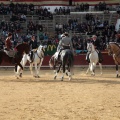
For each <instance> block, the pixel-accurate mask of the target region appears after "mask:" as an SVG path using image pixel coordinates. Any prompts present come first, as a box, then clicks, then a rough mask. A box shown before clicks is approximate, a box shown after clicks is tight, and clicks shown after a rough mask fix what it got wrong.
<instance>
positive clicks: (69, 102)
mask: <svg viewBox="0 0 120 120" xmlns="http://www.w3.org/2000/svg"><path fill="white" fill-rule="evenodd" d="M13 69H14V68H6V67H5V68H1V69H0V96H1V97H0V120H65V119H68V120H120V114H119V113H120V95H119V94H120V86H119V85H120V79H119V78H116V77H115V76H116V74H115V66H113V67H106V66H104V67H103V75H102V76H101V75H100V72H99V68H98V67H97V69H96V75H95V76H94V77H93V76H91V75H90V73H89V74H87V75H86V70H87V67H83V66H79V67H74V76H73V79H72V80H71V81H69V80H68V78H67V76H65V79H64V81H60V79H59V76H58V78H57V79H56V80H54V79H53V70H51V69H50V68H45V69H44V68H41V71H40V78H33V77H32V75H30V71H29V69H28V68H25V69H24V73H23V77H22V78H20V79H16V78H15V76H14V72H13ZM60 74H61V73H60ZM60 74H59V75H60Z"/></svg>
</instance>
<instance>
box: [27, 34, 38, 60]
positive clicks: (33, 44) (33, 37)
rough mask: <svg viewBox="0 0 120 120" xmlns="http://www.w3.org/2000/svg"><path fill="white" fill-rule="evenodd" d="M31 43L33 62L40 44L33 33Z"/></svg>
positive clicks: (31, 58)
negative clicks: (34, 53)
mask: <svg viewBox="0 0 120 120" xmlns="http://www.w3.org/2000/svg"><path fill="white" fill-rule="evenodd" d="M29 45H30V47H31V53H30V60H31V62H33V52H36V50H37V48H38V44H37V40H36V39H35V35H32V37H31V41H30V43H29Z"/></svg>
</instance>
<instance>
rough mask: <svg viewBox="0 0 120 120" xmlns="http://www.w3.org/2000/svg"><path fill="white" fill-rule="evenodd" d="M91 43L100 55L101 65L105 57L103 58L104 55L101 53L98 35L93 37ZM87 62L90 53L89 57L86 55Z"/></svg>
mask: <svg viewBox="0 0 120 120" xmlns="http://www.w3.org/2000/svg"><path fill="white" fill-rule="evenodd" d="M90 42H91V43H93V45H94V47H95V49H96V52H97V53H98V58H99V63H101V62H102V61H103V57H102V54H101V52H100V42H99V39H98V38H97V36H96V35H93V36H92V38H91V40H90ZM86 60H87V61H88V62H89V53H87V55H86Z"/></svg>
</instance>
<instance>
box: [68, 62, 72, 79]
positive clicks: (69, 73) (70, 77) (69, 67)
mask: <svg viewBox="0 0 120 120" xmlns="http://www.w3.org/2000/svg"><path fill="white" fill-rule="evenodd" d="M68 76H69V80H71V79H72V74H71V66H70V64H68Z"/></svg>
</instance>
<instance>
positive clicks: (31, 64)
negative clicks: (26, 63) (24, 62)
mask: <svg viewBox="0 0 120 120" xmlns="http://www.w3.org/2000/svg"><path fill="white" fill-rule="evenodd" d="M32 68H33V63H30V72H31V75H33V70H32Z"/></svg>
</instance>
